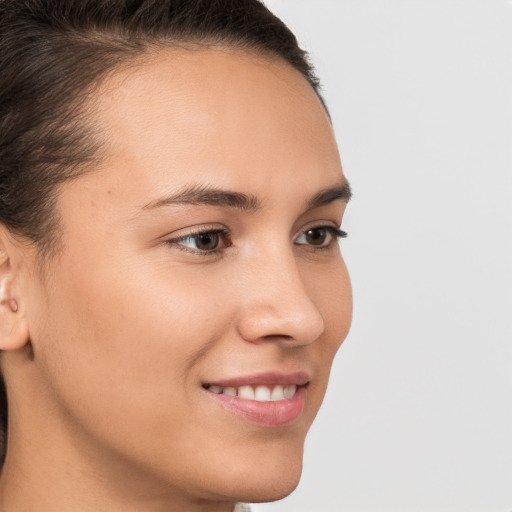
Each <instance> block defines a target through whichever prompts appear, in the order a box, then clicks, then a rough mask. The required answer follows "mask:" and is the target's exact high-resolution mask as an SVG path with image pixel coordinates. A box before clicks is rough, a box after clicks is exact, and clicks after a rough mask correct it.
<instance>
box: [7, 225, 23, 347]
mask: <svg viewBox="0 0 512 512" xmlns="http://www.w3.org/2000/svg"><path fill="white" fill-rule="evenodd" d="M5 242H6V237H5V230H0V350H17V349H19V348H22V347H23V346H25V344H26V343H27V342H28V340H29V336H28V326H27V322H26V319H25V315H24V310H23V304H22V302H21V297H19V296H18V295H17V292H16V291H17V286H16V285H17V283H16V280H17V275H16V272H15V271H14V269H13V265H12V264H11V259H10V257H9V253H8V248H7V247H8V244H7V243H5Z"/></svg>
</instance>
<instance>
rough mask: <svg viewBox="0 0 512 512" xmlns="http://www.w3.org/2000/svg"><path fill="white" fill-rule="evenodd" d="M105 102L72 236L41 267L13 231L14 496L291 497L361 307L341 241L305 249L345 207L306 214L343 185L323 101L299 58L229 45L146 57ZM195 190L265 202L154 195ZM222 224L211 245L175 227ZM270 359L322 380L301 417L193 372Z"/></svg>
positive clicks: (107, 501) (8, 486) (137, 499)
mask: <svg viewBox="0 0 512 512" xmlns="http://www.w3.org/2000/svg"><path fill="white" fill-rule="evenodd" d="M94 106H95V109H94V110H95V114H91V116H92V120H93V122H94V125H95V126H96V128H97V129H98V131H99V133H100V134H101V136H102V138H103V141H104V143H105V148H106V158H105V159H104V160H103V161H102V163H101V164H100V165H98V166H97V168H96V169H94V170H93V171H92V172H89V173H87V174H85V175H83V176H81V177H80V178H78V179H76V180H73V181H70V182H68V183H65V184H64V185H63V186H62V188H61V190H60V194H59V200H58V205H57V209H58V213H59V216H60V219H61V225H62V228H63V238H62V243H63V247H62V250H61V252H60V253H59V255H58V256H57V257H56V258H55V259H53V260H51V261H50V262H49V263H48V264H47V267H46V271H45V274H44V275H42V274H41V273H40V272H39V271H38V270H37V266H36V265H35V262H36V253H35V250H34V248H32V247H30V246H27V244H20V243H18V242H17V241H16V240H15V239H14V238H13V237H12V236H10V235H9V233H8V232H7V231H6V230H5V229H3V230H2V231H1V241H2V254H3V255H4V258H3V259H4V262H3V263H2V264H1V275H0V278H1V283H2V301H1V311H2V313H1V314H2V315H3V321H4V323H5V325H7V326H8V328H5V329H4V331H5V332H4V334H3V335H2V347H1V348H3V350H4V351H5V352H4V353H3V354H2V370H3V372H4V376H5V379H6V382H7V386H8V393H9V411H10V422H11V423H10V432H9V436H10V437H9V444H8V446H9V453H8V456H7V460H6V464H5V467H4V470H3V474H2V479H1V493H0V496H1V498H0V504H1V507H2V510H3V511H4V512H10V511H17V510H36V509H37V510H45V511H50V512H51V511H62V510H73V511H75V512H81V511H91V510H95V511H109V512H112V511H123V512H127V511H132V510H133V511H141V510H144V511H164V510H165V511H169V510H176V511H178V510H187V511H203V510H208V511H231V510H232V507H233V502H235V501H248V502H257V501H270V500H275V499H279V498H281V497H284V496H286V495H287V494H289V493H290V492H291V491H292V490H293V489H294V488H295V487H296V485H297V483H298V481H299V478H300V473H301V468H302V453H303V444H304V439H305V436H306V433H307V431H308V429H309V427H310V425H311V423H312V421H313V419H314V417H315V415H316V413H317V411H318V409H319V407H320V404H321V402H322V399H323V396H324V393H325V389H326V385H327V381H328V376H329V370H330V367H331V364H332V360H333V358H334V355H335V353H336V351H337V349H338V348H339V346H340V344H341V343H342V341H343V340H344V338H345V337H346V335H347V333H348V330H349V326H350V321H351V315H352V301H351V289H350V282H349V277H348V274H347V270H346V268H345V265H344V263H343V259H342V256H341V253H340V249H339V247H338V244H337V242H336V240H333V241H332V243H329V244H328V245H327V246H326V247H322V248H318V247H315V246H314V245H311V244H308V243H304V240H305V238H304V235H303V233H304V231H305V230H306V229H307V228H308V227H311V226H312V225H313V226H318V225H322V226H324V225H328V226H339V225H340V223H341V220H342V216H343V212H344V208H345V205H346V201H343V200H333V201H331V202H330V203H329V204H326V205H323V206H320V207H317V208H314V209H309V208H308V202H309V201H310V200H311V198H312V197H313V196H315V194H317V193H318V192H319V191H320V190H323V189H325V188H327V187H332V186H335V185H338V184H340V183H343V182H344V177H343V174H342V169H341V164H340V160H339V155H338V150H337V147H336V143H335V140H334V136H333V132H332V128H331V125H330V123H329V120H328V118H327V115H326V113H325V111H324V109H323V108H322V106H321V104H320V102H319V100H318V98H317V97H316V95H315V94H314V92H313V90H312V89H311V87H310V86H309V85H308V84H307V82H306V81H305V80H304V78H303V77H302V76H301V75H300V74H299V73H298V72H297V71H295V70H294V69H292V68H291V67H289V66H288V65H287V64H285V63H283V62H281V61H278V60H271V59H269V58H266V57H265V58H263V57H261V56H255V55H250V54H247V53H243V52H241V51H235V50H228V49H225V48H213V49H212V48H211V49H204V50H195V51H183V50H161V51H160V52H159V53H157V54H155V55H152V56H146V57H145V58H144V60H143V61H142V62H140V63H137V64H136V65H134V66H131V68H130V69H129V70H124V71H123V70H120V71H118V72H117V73H115V74H114V75H113V76H111V77H110V78H109V80H108V82H106V83H104V84H103V85H102V86H101V88H100V90H99V91H98V92H97V94H96V100H95V104H94ZM193 185H196V186H197V185H198V186H209V187H214V188H221V189H227V190H230V191H236V192H239V193H243V194H246V195H250V196H251V197H253V198H254V199H255V200H257V201H258V202H259V203H260V205H259V208H258V209H256V210H243V209H240V208H235V207H231V206H218V205H217V206H216V205H204V204H195V205H191V204H168V205H162V206H159V207H155V203H156V202H158V200H160V199H161V198H162V197H165V196H167V195H169V194H174V193H176V192H177V191H179V190H181V189H182V188H183V186H193ZM148 205H152V206H153V207H148ZM221 228H222V229H227V230H229V232H230V235H229V237H227V238H226V239H225V240H224V241H222V242H221V243H220V246H219V250H218V251H216V252H213V253H212V252H210V253H205V252H204V251H203V252H201V251H199V250H197V248H195V246H194V243H195V239H191V238H189V239H183V237H184V236H185V235H189V234H190V233H191V232H195V231H197V230H198V229H203V230H204V229H210V230H212V229H221ZM180 237H181V240H178V241H177V240H176V239H177V238H180ZM0 263H1V262H0ZM12 300H15V301H16V304H17V305H18V309H17V310H16V311H14V309H15V308H14V307H13V306H12V304H13V303H12ZM7 331H8V332H7ZM266 371H279V372H283V373H289V372H296V371H305V372H307V373H308V375H309V376H310V384H309V386H308V388H307V392H306V401H305V406H304V411H303V413H302V415H301V416H300V417H299V418H298V419H297V420H296V421H294V422H293V423H292V424H290V425H287V426H282V427H266V426H262V425H259V424H256V423H254V422H251V421H249V420H247V419H245V418H243V417H240V416H239V415H236V414H234V413H233V412H231V411H229V410H227V409H225V408H224V407H222V406H221V405H220V404H219V403H218V402H217V401H216V400H213V399H212V397H211V393H209V392H207V391H206V390H205V389H203V387H202V385H201V384H202V383H204V382H211V381H215V380H217V381H218V380H221V379H226V378H231V377H238V376H240V375H252V374H255V373H261V372H266Z"/></svg>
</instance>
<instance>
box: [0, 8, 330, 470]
mask: <svg viewBox="0 0 512 512" xmlns="http://www.w3.org/2000/svg"><path fill="white" fill-rule="evenodd" d="M184 44H199V45H216V44H219V45H220V44H222V45H229V46H234V47H237V48H241V49H245V50H247V51H251V52H257V53H260V54H266V55H269V56H273V57H278V58H281V59H283V60H284V61H286V62H288V63H289V64H290V65H291V66H293V67H294V68H295V69H297V70H298V71H299V72H300V73H302V75H303V76H304V78H305V79H306V80H307V81H308V82H309V83H310V85H311V87H312V88H313V90H314V91H315V92H316V93H317V95H318V96H319V98H320V100H322V98H321V96H320V92H319V83H318V80H317V78H316V76H315V74H314V72H313V69H312V67H311V65H310V63H309V61H308V56H307V54H306V52H304V51H303V50H302V49H301V48H300V47H299V45H298V43H297V40H296V38H295V36H294V35H293V34H292V32H291V31H290V30H289V29H288V28H287V27H286V25H285V24H284V23H283V22H282V21H281V20H279V19H278V18H276V17H275V16H274V15H273V14H272V13H271V12H270V11H269V10H268V9H267V8H266V7H265V6H264V5H263V4H262V3H261V2H260V1H258V0H111V1H105V0H0V223H2V224H3V225H5V226H6V227H7V228H8V229H9V230H10V231H11V232H12V233H13V234H14V235H19V236H21V237H23V238H24V239H26V240H28V241H29V242H31V243H33V244H34V245H35V246H36V247H37V249H38V252H39V254H40V255H41V257H42V258H46V257H49V256H50V255H52V254H55V252H56V251H57V250H58V245H59V222H58V218H57V215H56V211H55V208H54V207H55V200H56V195H57V189H58V186H59V185H60V184H61V183H63V182H65V181H66V180H69V179H72V178H73V177H75V176H78V175H80V174H81V173H83V172H86V171H87V169H88V167H90V165H91V163H93V162H95V161H96V160H97V159H98V158H99V157H100V155H101V152H100V149H101V148H100V147H99V145H98V144H97V143H96V141H95V137H94V132H93V131H92V129H91V128H90V127H88V126H87V116H86V115H84V113H85V114H86V111H84V105H85V108H86V106H87V101H86V100H87V96H88V95H90V94H92V92H93V87H94V85H96V84H98V83H99V81H100V80H101V79H102V78H104V77H105V76H106V75H107V73H109V72H111V71H112V70H114V69H115V68H116V67H117V66H119V65H120V64H122V63H124V62H126V61H128V60H129V59H132V58H134V57H135V56H137V55H141V54H144V53H145V52H147V51H149V50H150V49H151V48H154V47H155V46H156V47H157V46H171V47H172V46H183V45H184ZM322 103H323V102H322ZM6 434H7V398H6V392H5V386H4V384H3V381H2V379H1V377H0V463H1V462H2V461H3V459H4V457H5V449H6Z"/></svg>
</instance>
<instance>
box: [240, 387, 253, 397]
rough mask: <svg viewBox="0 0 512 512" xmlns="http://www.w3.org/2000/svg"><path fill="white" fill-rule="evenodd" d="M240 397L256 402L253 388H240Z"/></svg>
mask: <svg viewBox="0 0 512 512" xmlns="http://www.w3.org/2000/svg"><path fill="white" fill-rule="evenodd" d="M238 397H239V398H245V399H246V400H254V389H252V387H251V386H242V387H240V388H238Z"/></svg>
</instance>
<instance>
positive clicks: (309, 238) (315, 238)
mask: <svg viewBox="0 0 512 512" xmlns="http://www.w3.org/2000/svg"><path fill="white" fill-rule="evenodd" d="M329 237H330V233H329V232H328V231H327V230H326V229H325V228H313V229H308V230H307V231H306V232H305V233H304V238H305V240H306V242H307V243H308V244H309V245H324V244H325V242H326V240H328V238H329ZM328 241H330V240H328Z"/></svg>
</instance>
